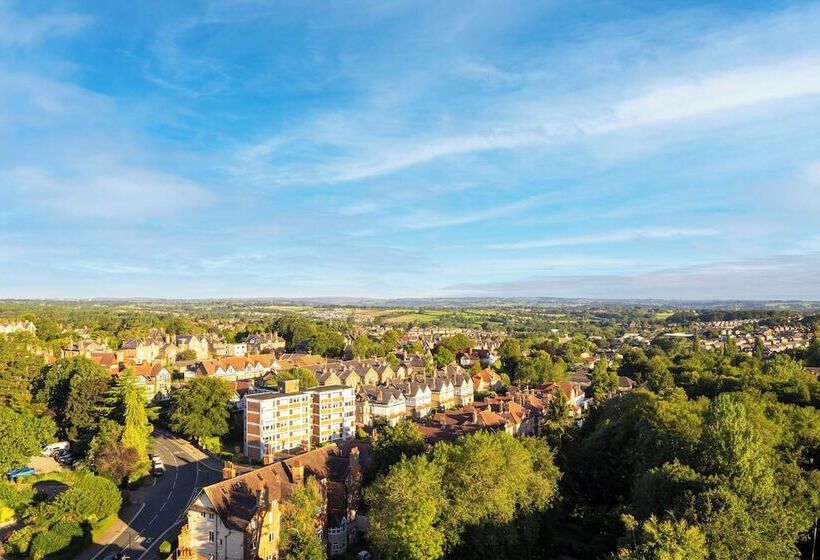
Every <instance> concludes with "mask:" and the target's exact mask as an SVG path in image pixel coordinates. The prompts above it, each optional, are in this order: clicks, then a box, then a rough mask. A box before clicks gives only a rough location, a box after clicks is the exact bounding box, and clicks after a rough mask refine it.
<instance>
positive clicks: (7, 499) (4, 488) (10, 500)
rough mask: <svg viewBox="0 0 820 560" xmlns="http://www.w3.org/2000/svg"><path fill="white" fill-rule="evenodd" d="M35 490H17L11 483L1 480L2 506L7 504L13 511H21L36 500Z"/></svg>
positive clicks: (26, 487)
mask: <svg viewBox="0 0 820 560" xmlns="http://www.w3.org/2000/svg"><path fill="white" fill-rule="evenodd" d="M34 493H35V492H34V488H32V487H31V486H24V487H22V488H19V489H18V488H17V487H16V486H15V485H14V484H12V483H11V482H8V481H6V480H0V504H5V505H7V506H8V507H10V508H11V509H13V510H16V511H19V509H20V508H22V507H23V506H27V505H28V504H30V503H31V501H32V500H33V499H34Z"/></svg>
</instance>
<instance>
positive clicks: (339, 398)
mask: <svg viewBox="0 0 820 560" xmlns="http://www.w3.org/2000/svg"><path fill="white" fill-rule="evenodd" d="M305 392H306V393H308V394H310V396H311V399H312V402H311V421H310V427H311V439H310V443H311V445H313V446H318V445H323V444H325V443H327V442H329V441H337V440H347V439H352V438H353V436H354V424H355V422H356V418H355V416H356V393H355V391H354V390H353V388H351V387H347V386H345V385H325V386H319V387H314V388H313V389H308V390H307V391H305Z"/></svg>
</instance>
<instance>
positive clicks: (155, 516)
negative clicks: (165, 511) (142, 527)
mask: <svg viewBox="0 0 820 560" xmlns="http://www.w3.org/2000/svg"><path fill="white" fill-rule="evenodd" d="M157 517H159V514H158V513H157V514H156V515H154V517H152V518H151V521H149V522H148V526H149V527H150V526H151V524H152V523H154V521H156V520H157Z"/></svg>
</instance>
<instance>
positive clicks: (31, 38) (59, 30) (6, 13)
mask: <svg viewBox="0 0 820 560" xmlns="http://www.w3.org/2000/svg"><path fill="white" fill-rule="evenodd" d="M91 21H92V18H90V17H88V16H85V15H81V14H73V13H59V12H51V13H47V14H43V15H40V16H36V17H23V16H20V15H19V14H16V13H14V10H13V9H12V8H11V3H10V2H6V1H2V0H0V45H11V46H15V45H32V44H35V43H39V42H41V41H43V40H45V39H48V38H50V37H54V36H55V35H71V34H73V33H76V32H77V31H80V30H81V29H83V28H85V27H86V26H88V25H89V24H90V23H91Z"/></svg>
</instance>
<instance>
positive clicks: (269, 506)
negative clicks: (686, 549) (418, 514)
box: [176, 444, 366, 560]
mask: <svg viewBox="0 0 820 560" xmlns="http://www.w3.org/2000/svg"><path fill="white" fill-rule="evenodd" d="M364 457H366V455H365V454H363V453H360V451H359V448H358V447H356V446H344V447H339V446H337V445H336V444H330V445H327V446H325V447H322V448H320V449H315V450H313V451H309V452H307V453H304V454H301V455H298V456H296V457H291V458H288V459H285V460H283V461H275V462H272V463H270V464H268V465H266V466H263V467H261V468H258V469H255V470H252V471H250V472H246V473H243V474H239V475H238V476H237V473H236V468H235V466H234V465H233V464H232V463H230V462H229V463H225V468H224V469H223V480H222V481H221V482H217V483H216V484H211V485H209V486H205V487H204V488H202V490H200V491H199V494H198V495H197V496H196V498H195V499H194V501H193V502H192V503H191V505H190V507H189V508H188V510H187V512H186V515H185V519H186V524H185V525H184V526H183V528H182V531H181V533H180V538H179V547H178V550H177V555H176V557H177V558H180V559H183V560H193V559H199V558H207V559H211V560H259V559H263V560H275V559H277V558H279V543H280V542H281V506H282V505H283V504H284V503H286V502H287V501H288V499H289V497H290V496H291V495H292V494H293V492H294V491H295V490H297V489H299V488H301V487H303V486H304V485H305V484H306V482H307V481H308V480H309V479H310V478H314V479H316V480H317V481H318V482H319V485H320V487H321V488H322V499H323V501H322V504H321V507H320V508H319V510H318V511H317V515H316V528H317V532H318V533H319V534H320V535H321V537H322V541H323V543H324V544H325V545H326V551H327V553H328V554H329V555H336V554H341V553H343V552H345V551H346V550H347V549H348V547H349V546H351V545H352V544H355V543H356V542H358V540H359V538H360V535H361V532H362V528H363V527H364V526H366V522H365V521H364V519H363V518H361V516H360V515H359V514H358V511H359V510H360V509H361V502H362V468H363V464H362V463H365V459H364Z"/></svg>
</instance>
